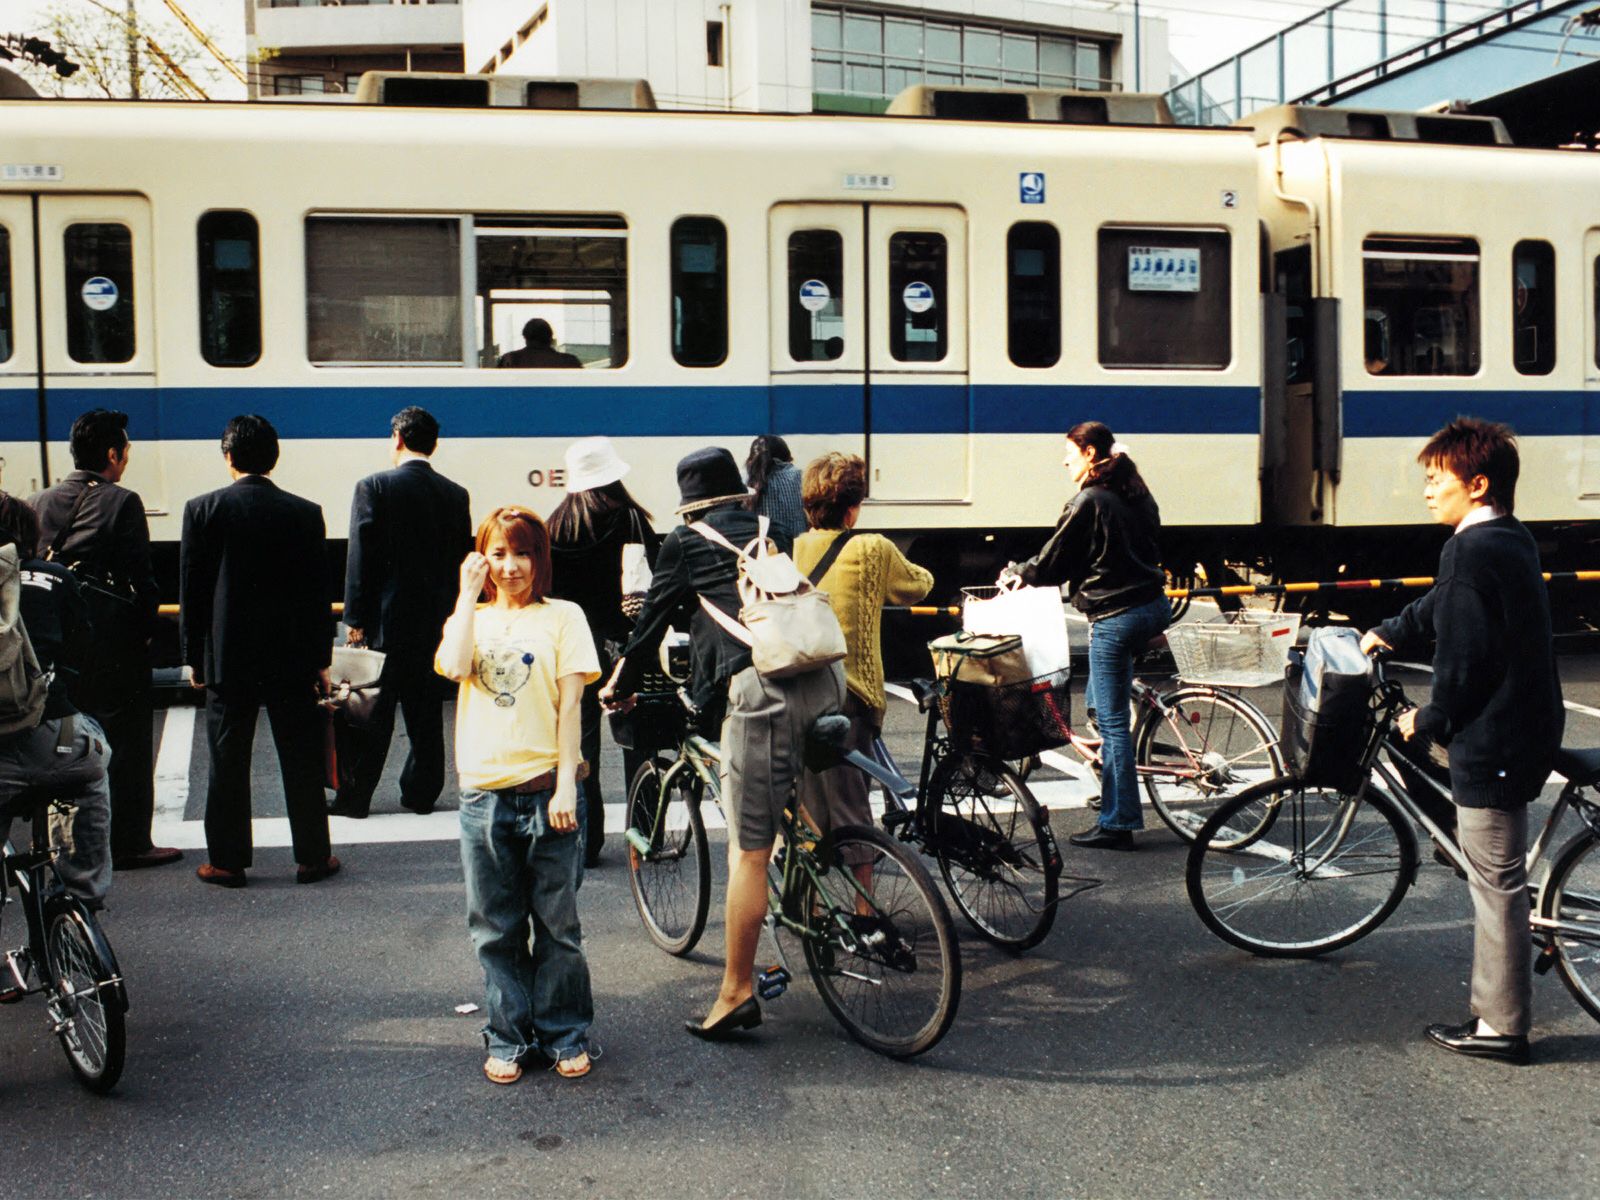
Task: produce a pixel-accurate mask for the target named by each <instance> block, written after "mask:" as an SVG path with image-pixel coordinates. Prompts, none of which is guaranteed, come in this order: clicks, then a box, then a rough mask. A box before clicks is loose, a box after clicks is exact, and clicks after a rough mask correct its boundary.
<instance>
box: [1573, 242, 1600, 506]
mask: <svg viewBox="0 0 1600 1200" xmlns="http://www.w3.org/2000/svg"><path fill="white" fill-rule="evenodd" d="M1583 271H1584V278H1583V284H1582V286H1583V287H1584V289H1585V290H1586V291H1590V296H1591V299H1590V302H1589V303H1587V304H1585V305H1584V306H1583V312H1584V335H1585V336H1584V339H1583V473H1582V475H1581V477H1580V479H1579V482H1578V496H1579V498H1580V499H1583V500H1600V229H1591V230H1589V232H1588V233H1586V234H1584V237H1583Z"/></svg>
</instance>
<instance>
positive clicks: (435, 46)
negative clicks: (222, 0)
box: [244, 0, 463, 97]
mask: <svg viewBox="0 0 1600 1200" xmlns="http://www.w3.org/2000/svg"><path fill="white" fill-rule="evenodd" d="M244 6H245V9H244V29H245V53H246V56H247V61H248V62H250V64H251V67H250V94H251V96H252V97H254V96H271V95H280V96H281V95H336V94H338V93H341V92H354V91H355V84H356V81H357V80H358V79H360V77H361V73H362V72H363V71H460V70H461V69H462V61H461V27H462V12H463V8H462V5H460V4H459V3H457V0H244Z"/></svg>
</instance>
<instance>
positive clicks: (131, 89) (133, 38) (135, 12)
mask: <svg viewBox="0 0 1600 1200" xmlns="http://www.w3.org/2000/svg"><path fill="white" fill-rule="evenodd" d="M127 25H128V95H129V97H130V98H131V99H134V100H137V99H138V98H139V69H140V68H139V7H138V0H128V16H127Z"/></svg>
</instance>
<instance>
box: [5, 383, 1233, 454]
mask: <svg viewBox="0 0 1600 1200" xmlns="http://www.w3.org/2000/svg"><path fill="white" fill-rule="evenodd" d="M14 395H16V396H17V397H19V399H22V398H24V397H23V393H21V392H17V393H14ZM48 396H49V412H50V415H49V433H50V438H51V440H65V439H66V437H67V434H68V431H69V429H70V428H71V425H72V421H73V418H74V417H76V416H77V415H78V414H79V413H81V412H83V411H85V410H86V409H90V408H121V409H123V410H125V411H126V412H127V413H128V414H129V418H130V420H129V427H130V431H131V432H132V434H133V436H134V437H136V438H142V439H146V440H150V439H154V438H156V437H161V438H165V439H169V440H175V441H186V440H200V441H209V440H211V439H213V438H216V437H218V436H219V435H220V434H221V431H222V425H223V422H224V421H225V420H226V419H227V418H228V417H230V416H232V415H233V414H235V413H238V412H244V411H254V412H259V413H261V414H262V415H264V416H266V417H267V418H268V419H270V420H271V421H272V423H273V424H274V425H275V426H277V428H278V432H279V433H280V434H281V435H282V436H283V437H285V438H297V439H300V438H305V439H318V438H359V437H370V436H372V435H373V431H374V430H382V429H383V428H385V427H386V426H387V425H388V422H389V417H390V416H391V415H392V414H393V413H394V412H395V411H396V410H397V409H399V408H401V407H403V406H405V405H407V404H420V405H422V406H423V407H425V408H427V409H429V410H430V411H432V412H433V413H434V414H435V415H436V416H438V418H439V420H440V423H441V424H442V425H444V426H445V429H446V432H447V434H448V436H451V437H549V438H566V437H578V436H582V435H584V434H589V433H594V432H595V431H596V430H597V429H604V430H605V431H606V432H607V433H610V434H613V435H615V436H618V437H682V436H694V435H705V436H721V437H735V436H753V435H754V434H757V433H764V432H767V431H768V430H778V431H781V432H783V433H797V434H807V433H810V434H830V433H859V432H860V431H861V430H862V428H863V412H862V407H863V406H862V392H861V389H860V388H859V387H857V386H853V385H842V384H835V383H828V384H801V383H793V384H791V383H780V384H775V385H773V386H771V387H766V386H746V387H627V386H620V385H604V386H593V387H570V386H568V387H478V388H466V387H411V388H396V387H389V386H381V387H304V388H298V387H262V388H242V387H241V388H182V387H162V388H134V387H129V388H93V389H91V388H71V387H56V388H52V389H50V391H49V393H48ZM33 399H34V394H33V393H32V392H31V391H29V392H28V393H26V396H25V401H26V402H18V403H14V404H0V438H3V439H5V440H9V441H28V440H31V439H32V438H34V437H35V436H36V433H35V429H36V426H35V424H34V421H35V417H34V407H33ZM1259 410H1260V393H1259V392H1258V391H1257V390H1256V389H1255V388H1248V387H1193V386H1189V387H1144V386H1141V387H1128V386H1117V385H1100V384H1092V385H1054V384H1028V385H1009V384H979V385H974V386H972V387H967V386H965V385H961V384H936V383H886V382H880V381H875V382H874V383H873V388H872V428H873V431H874V432H876V433H884V434H938V433H966V432H968V431H971V432H974V433H1000V434H1006V433H1054V434H1059V433H1061V432H1063V431H1064V430H1065V429H1067V428H1068V427H1069V426H1071V425H1073V424H1075V423H1076V422H1078V421H1084V420H1101V421H1104V422H1106V424H1108V425H1110V426H1111V427H1112V428H1113V429H1115V430H1116V431H1117V432H1118V433H1119V434H1120V433H1127V434H1146V433H1176V434H1186V433H1187V434H1251V435H1253V434H1255V433H1256V432H1257V429H1258V427H1259Z"/></svg>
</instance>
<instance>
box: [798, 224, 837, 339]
mask: <svg viewBox="0 0 1600 1200" xmlns="http://www.w3.org/2000/svg"><path fill="white" fill-rule="evenodd" d="M843 354H844V238H843V237H842V236H841V235H840V234H839V232H838V231H837V230H833V229H797V230H795V232H793V233H791V234H790V235H789V357H790V358H792V359H794V361H795V362H832V361H833V360H834V359H837V358H839V357H841V356H842V355H843Z"/></svg>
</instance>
